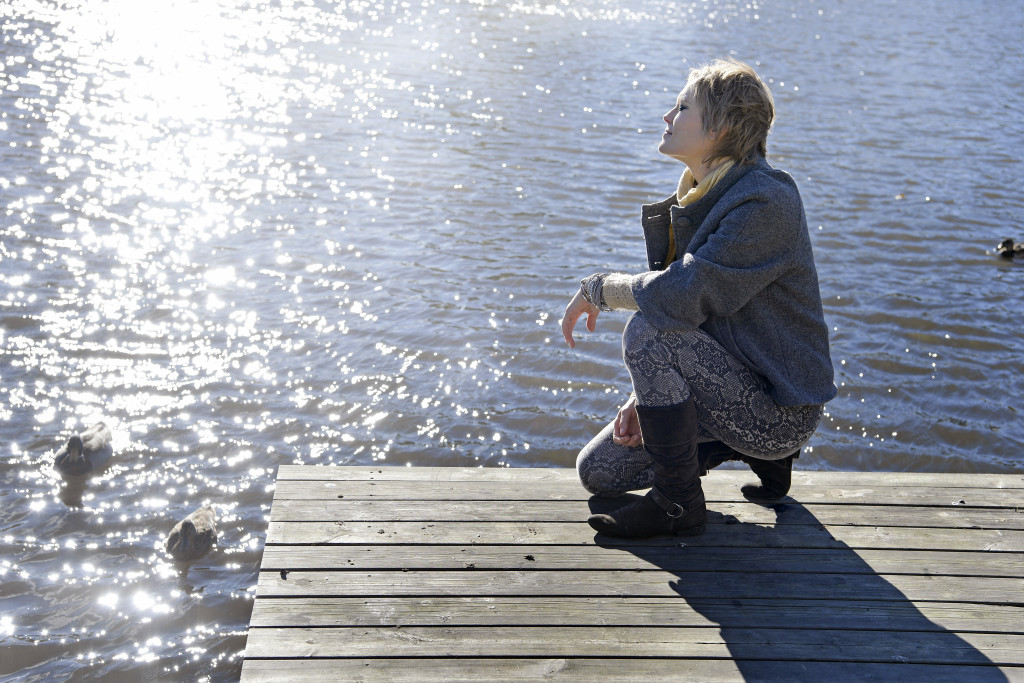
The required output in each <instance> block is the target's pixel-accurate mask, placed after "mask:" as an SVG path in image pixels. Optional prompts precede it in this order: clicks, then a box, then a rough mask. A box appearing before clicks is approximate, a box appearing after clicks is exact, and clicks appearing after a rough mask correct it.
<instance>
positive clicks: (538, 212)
mask: <svg viewBox="0 0 1024 683" xmlns="http://www.w3.org/2000/svg"><path fill="white" fill-rule="evenodd" d="M1022 12H1024V9H1022V6H1021V5H1020V4H1019V3H1016V2H1010V1H1006V2H996V3H994V4H993V3H989V4H986V5H985V6H984V11H980V10H979V6H978V5H976V4H975V3H969V2H962V3H947V2H941V1H939V0H934V1H932V2H919V3H898V2H886V1H883V0H873V1H872V2H868V3H856V4H854V5H851V4H849V3H839V2H834V1H826V0H820V1H818V0H800V1H799V2H793V3H778V2H764V3H758V4H756V6H755V4H753V3H752V4H735V3H725V2H720V3H719V2H709V3H704V2H700V3H689V2H684V3H675V2H673V3H669V2H656V1H651V2H643V1H637V2H625V3H622V2H616V3H611V2H605V1H603V0H593V1H585V2H571V3H569V2H556V3H541V4H530V3H519V4H512V5H509V4H489V3H479V2H474V3H470V2H459V1H457V0H451V1H449V0H439V1H435V0H424V2H413V3H404V4H403V3H386V2H363V3H335V2H328V1H327V0H323V1H316V0H299V1H296V2H288V3H265V4H261V3H249V2H236V1H235V0H217V1H214V2H205V1H204V2H199V1H198V0H182V1H181V2H175V3H163V4H160V3H157V4H152V3H132V2H120V1H118V2H113V1H110V2H101V1H100V0H82V1H81V2H76V3H70V4H63V5H59V6H58V5H53V4H52V3H48V2H43V1H41V0H24V1H22V2H18V3H13V4H11V3H8V4H5V5H3V6H0V30H2V32H3V45H2V48H0V64H2V67H3V68H2V71H0V144H2V145H3V146H2V149H3V150H4V151H3V166H2V170H0V208H2V215H0V379H2V382H0V443H3V444H4V445H3V447H2V450H0V452H2V453H3V457H2V459H0V483H2V486H0V553H2V555H0V581H2V586H3V588H2V589H0V615H2V616H0V638H2V639H3V641H2V642H3V645H2V647H4V657H3V659H2V664H0V671H3V672H4V673H3V674H0V675H6V676H7V677H8V678H12V679H13V678H14V677H17V678H18V679H19V680H35V679H43V678H47V677H49V676H57V677H60V676H69V677H71V679H72V680H76V679H81V680H84V679H88V678H91V677H95V676H96V675H97V674H104V675H108V676H123V677H125V679H131V680H136V679H138V678H141V677H145V676H149V675H152V676H159V675H167V676H172V677H177V678H182V679H199V678H204V677H208V678H211V679H216V680H231V679H232V678H235V677H237V675H238V670H239V666H240V664H239V654H240V651H241V649H242V647H243V644H244V638H245V636H244V631H245V627H246V624H247V621H248V615H249V611H250V609H251V598H252V590H253V586H254V585H255V583H256V578H255V577H256V571H257V568H258V566H259V559H260V553H261V548H262V542H263V536H264V530H265V528H266V516H267V513H268V510H269V505H270V500H271V497H272V488H273V480H274V472H275V470H276V467H277V466H278V465H280V464H282V463H325V464H326V463H338V464H345V463H387V464H396V465H402V464H406V463H408V464H413V465H438V464H443V465H476V464H480V465H487V466H502V465H512V466H569V465H571V464H572V463H573V460H574V457H575V453H576V450H577V449H578V448H579V446H580V444H582V443H585V442H586V440H587V439H588V438H589V435H590V434H591V433H592V432H594V431H596V430H597V429H599V428H600V427H601V426H602V425H603V424H604V423H605V421H606V420H607V419H608V416H609V415H611V414H612V413H613V411H614V409H615V407H616V406H617V404H618V403H619V402H621V401H622V399H623V396H624V395H625V393H626V391H627V389H628V377H627V375H626V373H625V370H624V369H623V368H622V366H621V362H620V360H619V350H618V348H619V346H618V337H619V333H620V332H621V326H622V323H623V321H624V318H622V319H620V318H617V317H615V316H604V317H602V319H601V321H600V327H599V329H598V331H597V332H596V333H594V334H592V335H587V336H586V337H585V339H584V340H583V342H582V343H581V344H580V345H579V346H578V347H577V350H576V351H573V352H570V351H569V350H568V349H566V348H564V347H563V346H562V345H561V344H560V343H559V342H558V338H559V335H558V330H557V327H556V323H557V320H558V317H559V315H560V312H561V310H562V308H563V307H564V305H565V301H566V298H567V296H568V295H569V293H570V292H571V291H572V290H573V289H574V286H575V282H576V280H577V279H578V278H579V277H580V276H582V275H584V274H587V273H589V272H592V271H595V270H636V269H639V268H640V267H642V264H643V253H642V247H641V246H640V244H639V242H638V239H639V231H638V229H637V228H636V224H635V220H636V216H637V208H638V205H639V204H640V203H641V202H645V201H650V200H652V199H656V198H659V197H661V196H662V195H664V194H665V193H666V192H667V191H669V189H670V188H671V187H673V186H674V183H675V179H676V177H677V175H678V173H679V170H680V169H679V167H678V166H676V165H674V164H673V163H671V162H668V161H666V160H663V159H659V158H657V156H656V152H655V145H656V142H657V139H658V137H659V136H660V131H661V129H662V123H661V120H660V117H661V114H662V113H663V112H664V110H665V109H666V102H667V101H671V100H672V98H673V97H674V95H675V92H676V90H677V89H678V88H679V87H680V85H681V82H682V77H683V75H684V73H685V70H686V68H687V65H688V64H690V63H694V62H699V61H703V60H706V59H709V58H712V57H715V56H719V55H722V54H727V53H730V52H731V53H733V54H735V56H737V57H739V58H741V59H745V60H749V61H752V62H754V61H756V62H758V68H759V70H760V71H761V73H762V74H763V75H764V76H765V77H766V78H768V79H770V83H771V86H772V87H773V89H774V92H775V95H776V100H777V104H778V109H779V122H778V125H777V128H776V130H775V133H774V134H773V136H772V138H771V141H770V151H771V152H772V158H773V160H774V161H775V162H776V163H777V164H779V165H780V166H782V167H784V168H786V169H788V170H790V171H791V172H792V173H793V174H794V176H795V177H796V178H797V180H798V182H799V183H800V186H801V188H802V191H803V193H804V196H805V199H806V203H807V210H808V218H809V221H810V224H811V226H812V230H813V232H814V235H813V239H814V240H815V242H814V244H815V249H816V253H817V257H818V265H819V271H820V274H821V281H822V290H823V295H824V297H825V303H826V315H827V317H828V321H829V324H830V325H831V326H833V329H834V331H833V354H834V357H835V360H836V363H837V368H838V370H839V375H838V376H837V382H838V383H839V384H840V385H841V386H840V395H839V397H838V398H837V399H836V400H835V401H834V402H833V403H832V404H831V405H830V407H829V413H828V416H827V418H826V420H825V421H824V423H823V425H822V428H821V430H820V431H819V433H818V435H817V436H816V437H815V439H814V441H813V442H812V446H813V450H812V451H811V452H809V453H807V455H806V456H805V457H804V458H802V459H801V464H802V465H803V466H804V467H807V468H817V469H883V470H919V471H956V472H1010V471H1020V469H1021V467H1022V465H1021V455H1020V454H1021V452H1022V445H1024V444H1022V438H1021V434H1022V433H1024V430H1022V429H1021V428H1022V427H1024V424H1022V419H1021V415H1020V413H1019V406H1018V403H1019V397H1020V396H1021V395H1022V393H1024V392H1022V388H1024V387H1022V379H1021V374H1020V372H1019V368H1020V367H1021V360H1022V354H1021V346H1020V341H1019V329H1020V324H1019V320H1018V319H1017V316H1016V315H1014V310H1015V308H1016V306H1017V305H1018V304H1019V302H1020V291H1021V281H1022V277H1024V264H1022V263H1015V262H1007V261H1003V260H1000V259H998V258H996V257H995V256H994V255H993V254H992V253H991V249H992V248H993V246H994V245H995V244H996V243H997V242H998V241H999V240H1000V239H1002V238H1003V237H1007V236H1010V237H1014V238H1016V239H1024V234H1022V233H1021V225H1020V220H1019V218H1020V215H1021V208H1022V206H1021V200H1020V194H1019V192H1018V191H1017V187H1016V185H1015V183H1014V182H1013V181H1015V180H1016V178H1017V177H1019V176H1020V170H1021V165H1020V161H1019V159H1018V155H1017V153H1016V151H1017V150H1020V149H1024V144H1022V143H1024V139H1022V138H1024V125H1022V123H1024V121H1022V115H1021V113H1020V112H1021V111H1024V106H1022V105H1024V88H1022V86H1021V83H1020V79H1019V78H1018V74H1017V70H1018V65H1017V64H1016V62H1015V61H1014V60H1012V59H1008V58H1007V57H1006V55H1007V54H1008V52H1007V51H1010V52H1009V53H1010V54H1012V51H1013V50H1015V49H1016V46H1017V44H1018V43H1019V29H1020V26H1021V22H1022V19H1024V15H1022ZM99 419H103V420H105V421H107V423H108V424H110V425H111V427H112V428H113V429H114V432H115V441H114V446H115V456H114V458H113V459H112V461H111V462H110V464H109V466H108V468H107V470H105V471H104V472H102V473H101V474H99V475H97V476H95V477H93V478H91V479H89V480H88V481H87V482H82V483H81V486H80V490H71V489H70V488H69V487H67V486H65V484H64V482H62V480H61V479H60V478H59V477H58V476H57V475H56V474H55V473H54V472H53V471H52V469H50V467H49V459H50V454H51V453H52V451H53V450H55V449H56V448H57V447H58V446H59V445H60V443H61V442H62V440H64V439H66V438H67V436H68V434H69V432H70V430H72V429H82V428H85V427H87V426H88V425H90V424H92V423H93V422H95V421H97V420H99ZM204 502H210V503H213V504H214V506H215V507H216V509H217V512H218V517H219V523H218V528H219V530H220V535H221V538H220V548H219V550H218V551H216V552H215V553H214V554H212V555H210V556H209V557H208V558H207V559H206V560H204V561H203V562H201V563H199V564H197V565H195V566H193V567H192V569H191V570H190V571H189V573H188V575H187V577H186V578H185V579H180V578H179V576H178V573H177V569H176V568H175V567H174V566H172V565H171V564H169V563H168V562H167V561H166V560H165V559H164V557H163V555H162V552H161V548H162V543H163V537H164V535H165V534H166V533H167V531H168V530H169V529H170V528H171V527H172V526H173V525H174V523H175V522H176V521H178V520H179V519H180V518H181V517H183V516H184V515H185V514H187V513H188V512H189V511H191V510H192V509H195V508H196V507H198V506H199V505H200V504H202V503H204ZM15 669H22V671H21V672H20V673H19V674H14V673H13V671H14V670H15Z"/></svg>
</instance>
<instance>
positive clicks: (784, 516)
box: [274, 499, 1024, 529]
mask: <svg viewBox="0 0 1024 683" xmlns="http://www.w3.org/2000/svg"><path fill="white" fill-rule="evenodd" d="M588 514H589V511H588V509H587V508H586V507H585V506H582V505H580V504H579V503H578V502H574V501H548V500H540V501H533V502H531V503H530V504H529V505H526V506H522V509H517V510H516V513H515V516H516V519H517V520H519V521H521V522H579V521H582V520H585V519H586V517H587V515H588ZM709 514H711V515H712V516H714V515H719V516H722V515H731V516H732V517H735V518H736V519H738V520H740V521H743V522H750V523H753V524H809V523H812V524H829V525H857V526H907V527H938V528H963V529H972V528H974V529H977V528H983V529H1024V507H1022V508H1018V510H1011V509H1004V508H972V507H966V506H948V507H944V508H924V509H922V508H918V507H909V506H905V505H858V506H855V507H852V506H849V505H828V504H818V503H808V504H806V505H800V504H793V503H781V504H776V505H773V506H772V507H765V506H763V505H757V504H754V503H746V502H744V503H719V504H717V505H715V506H714V508H713V509H712V510H710V511H709ZM508 516H509V511H508V510H507V509H506V507H505V506H500V505H481V504H480V502H479V501H475V502H474V501H461V500H457V501H446V502H445V503H444V504H438V503H437V502H429V501H406V500H397V501H393V500H344V499H342V500H338V499H334V500H326V501H324V500H319V501H310V500H281V501H278V502H277V504H276V505H275V506H274V519H275V520H277V521H279V522H296V521H303V522H316V521H346V522H358V521H381V522H385V521H386V522H403V521H408V522H422V521H426V522H445V521H457V522H499V521H502V520H506V519H508Z"/></svg>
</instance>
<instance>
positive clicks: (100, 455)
mask: <svg viewBox="0 0 1024 683" xmlns="http://www.w3.org/2000/svg"><path fill="white" fill-rule="evenodd" d="M110 441H111V435H110V428H109V427H107V425H106V424H104V423H103V422H98V423H96V424H94V425H93V426H92V427H89V429H87V430H85V431H84V432H82V433H81V434H75V435H74V436H72V437H71V438H70V439H68V442H67V443H66V444H64V446H63V447H62V448H61V449H60V450H59V451H57V454H56V455H55V456H54V459H53V466H54V467H56V468H57V471H58V472H60V473H61V474H63V475H66V476H81V475H85V474H89V473H90V472H92V471H94V470H97V469H99V468H100V466H101V465H103V464H104V463H105V462H106V461H107V460H108V459H109V458H110V456H111V455H113V452H114V450H113V447H112V446H111V445H110Z"/></svg>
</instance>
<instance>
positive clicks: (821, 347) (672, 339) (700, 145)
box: [562, 60, 836, 538]
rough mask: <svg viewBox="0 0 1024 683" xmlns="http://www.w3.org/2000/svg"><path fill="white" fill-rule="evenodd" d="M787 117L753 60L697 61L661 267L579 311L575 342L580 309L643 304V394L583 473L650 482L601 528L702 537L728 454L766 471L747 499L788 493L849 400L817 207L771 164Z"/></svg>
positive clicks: (683, 111)
mask: <svg viewBox="0 0 1024 683" xmlns="http://www.w3.org/2000/svg"><path fill="white" fill-rule="evenodd" d="M774 116H775V108H774V104H773V102H772V96H771V93H770V92H769V91H768V88H767V87H766V86H765V84H764V83H763V82H762V81H761V79H760V78H758V76H757V74H756V73H754V71H753V69H751V68H750V67H749V66H748V65H746V64H743V63H741V62H738V61H735V60H728V61H722V60H720V61H716V62H714V63H713V64H710V65H708V66H705V67H701V68H698V69H694V70H693V71H691V72H690V75H689V78H688V79H687V83H686V87H685V88H684V89H683V91H682V92H681V93H680V94H679V97H678V99H677V101H676V104H675V106H674V107H672V109H671V110H670V111H669V112H668V113H667V114H666V115H665V123H666V124H667V127H666V129H665V133H664V135H663V136H662V138H661V144H660V145H659V147H658V151H660V152H661V153H662V154H664V155H666V156H668V157H671V158H673V159H676V160H678V161H681V162H682V163H683V164H685V165H686V170H685V172H684V173H683V175H682V178H681V180H680V181H679V187H678V189H677V191H676V193H675V194H673V195H672V196H671V197H669V198H668V199H666V200H664V201H662V202H659V203H657V204H650V205H647V206H644V207H643V210H642V227H643V231H644V239H645V241H646V245H647V259H648V264H649V266H650V270H649V271H648V272H645V273H640V274H637V275H627V274H621V273H613V274H608V273H597V274H594V275H591V276H589V277H587V278H585V279H584V280H583V281H582V282H581V285H580V290H579V291H578V292H577V293H576V295H575V296H574V297H573V299H572V301H571V302H569V305H568V306H567V307H566V309H565V315H564V317H563V318H562V334H563V336H564V337H565V341H566V342H567V343H568V344H569V346H570V347H575V342H574V340H573V337H572V333H573V329H574V327H575V325H576V322H577V321H578V320H579V318H580V317H581V316H584V315H585V316H587V329H589V330H590V331H593V330H594V324H595V322H596V320H597V317H598V314H599V313H600V312H601V311H610V310H629V311H636V313H634V314H633V316H632V317H631V318H630V320H629V322H628V323H627V324H626V328H625V330H624V332H623V336H622V345H623V358H624V360H625V362H626V366H627V368H628V369H629V373H630V377H631V378H632V382H633V394H632V395H631V396H630V398H629V400H628V401H627V402H626V404H625V405H623V406H622V408H621V409H620V410H619V412H618V415H617V416H616V418H615V421H614V422H612V424H610V425H608V426H607V427H606V428H605V429H604V430H603V431H602V432H601V433H600V434H598V435H597V437H595V438H594V440H593V441H591V442H590V444H588V445H587V446H586V448H584V449H583V451H582V452H581V453H580V455H579V459H578V461H577V469H578V471H579V474H580V479H581V481H582V483H583V485H584V487H586V488H587V490H589V491H590V492H591V493H594V494H596V495H600V496H619V495H622V494H623V493H624V492H626V491H629V490H636V489H643V488H647V487H651V490H650V492H649V493H648V494H647V495H646V496H645V497H643V498H640V499H639V500H636V501H635V502H632V503H630V504H628V505H625V506H623V507H621V508H619V509H618V510H616V511H614V512H611V513H610V514H598V515H592V516H591V517H590V519H589V520H588V521H589V522H590V525H591V526H592V527H594V528H595V529H596V530H597V531H599V532H601V533H604V534H608V535H611V536H619V537H627V538H645V537H649V536H655V535H659V534H665V533H675V534H677V535H697V534H700V533H703V531H704V525H705V523H706V521H707V509H706V508H705V505H704V493H703V491H702V490H701V485H700V475H701V474H702V473H703V471H706V469H709V468H710V467H713V466H714V465H716V464H719V463H721V462H722V461H724V460H728V459H742V460H744V461H745V462H747V463H748V464H750V465H751V467H752V469H754V471H755V472H756V473H758V475H759V477H760V479H761V485H760V486H756V485H751V486H747V487H744V488H743V492H744V494H745V495H746V496H747V497H748V498H751V499H755V500H762V501H764V500H771V499H776V498H781V497H782V496H784V495H785V494H786V493H787V492H788V490H789V481H790V475H789V473H790V470H791V467H792V461H793V458H795V457H796V456H797V455H798V454H799V451H800V448H801V447H802V446H803V444H804V443H806V442H807V440H808V439H809V438H810V437H811V435H812V434H813V433H814V430H815V429H816V428H817V426H818V421H819V420H820V419H821V413H822V406H823V405H824V404H825V403H826V402H827V401H829V400H831V399H832V398H833V397H834V396H835V394H836V387H835V384H834V383H833V370H832V361H831V358H830V356H829V347H828V328H827V327H826V325H825V320H824V316H823V315H822V309H821V294H820V292H819V290H818V276H817V272H816V271H815V268H814V259H813V255H812V253H811V243H810V237H809V235H808V231H807V222H806V219H805V217H804V210H803V204H802V202H801V200H800V195H799V192H798V190H797V187H796V184H795V183H794V182H793V179H792V178H791V177H790V176H789V175H788V174H787V173H785V172H783V171H780V170H776V169H775V168H773V167H772V166H770V165H769V164H768V162H767V161H766V160H765V155H766V140H767V136H768V130H769V128H770V127H771V124H772V120H773V119H774ZM699 455H700V456H703V458H701V457H699ZM702 459H703V460H704V462H703V463H702V462H701V460H702ZM702 465H703V467H702Z"/></svg>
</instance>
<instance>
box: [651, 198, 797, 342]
mask: <svg viewBox="0 0 1024 683" xmlns="http://www.w3.org/2000/svg"><path fill="white" fill-rule="evenodd" d="M802 223H803V208H802V206H801V205H800V204H799V200H797V201H796V202H795V203H794V202H793V201H791V200H790V198H789V197H787V196H786V195H785V194H783V196H781V197H780V196H775V197H769V196H766V195H765V194H763V193H758V194H755V195H753V196H751V195H748V197H747V198H746V199H745V200H744V201H742V202H740V203H738V204H737V205H736V206H733V207H731V208H730V209H729V210H728V211H727V212H726V213H725V214H724V215H723V216H722V217H721V219H720V220H719V222H718V225H717V226H716V227H714V228H713V230H712V231H711V232H710V234H709V235H708V236H707V239H706V240H705V241H704V242H703V243H702V244H699V245H698V246H696V248H695V249H694V250H693V251H692V252H691V251H689V248H692V247H693V246H694V245H693V244H692V243H691V245H689V247H688V251H687V252H686V253H684V254H683V255H682V258H680V259H678V260H677V261H675V262H674V263H672V264H671V265H670V266H669V267H668V268H667V269H665V270H661V271H651V272H647V273H642V274H640V275H637V276H635V277H634V279H633V282H632V289H633V296H634V298H635V299H636V302H637V306H638V308H639V310H640V311H641V312H643V313H644V315H646V316H648V318H649V319H650V320H651V322H652V323H653V324H654V325H655V326H657V327H659V328H661V329H674V330H689V329H695V328H697V327H699V326H700V325H701V323H703V322H704V321H705V320H707V318H708V317H710V316H718V317H727V316H730V315H733V314H734V313H736V312H737V311H739V310H740V309H741V308H743V307H744V306H746V305H747V304H748V303H749V302H750V301H751V300H753V299H754V298H755V297H756V296H758V294H760V293H761V292H763V291H764V290H765V288H766V287H767V286H768V285H769V284H771V283H772V282H774V281H775V280H778V279H779V278H780V277H782V276H783V275H784V274H785V273H786V272H787V271H788V270H789V269H791V268H793V267H795V262H794V260H793V257H792V249H791V247H792V245H794V244H796V243H797V241H798V240H799V230H800V226H801V225H802Z"/></svg>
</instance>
